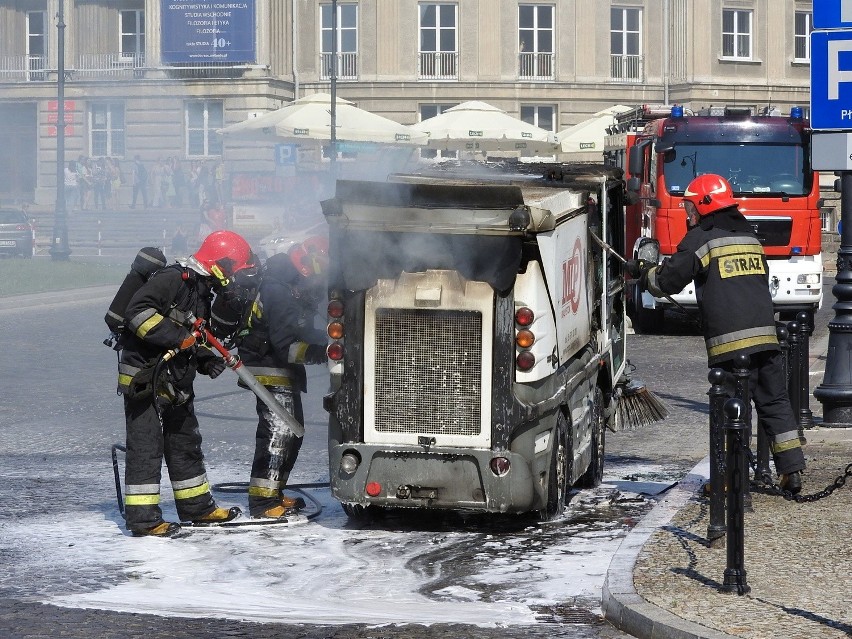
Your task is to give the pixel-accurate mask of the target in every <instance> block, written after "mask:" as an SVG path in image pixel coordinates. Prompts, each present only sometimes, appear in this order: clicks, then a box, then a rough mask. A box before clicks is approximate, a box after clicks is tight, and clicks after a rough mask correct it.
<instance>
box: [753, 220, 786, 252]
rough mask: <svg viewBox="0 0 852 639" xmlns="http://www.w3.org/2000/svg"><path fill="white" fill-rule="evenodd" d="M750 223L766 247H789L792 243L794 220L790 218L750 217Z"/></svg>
mask: <svg viewBox="0 0 852 639" xmlns="http://www.w3.org/2000/svg"><path fill="white" fill-rule="evenodd" d="M748 223H749V224H751V227H752V228H753V229H754V232H755V234H756V235H757V239H758V240H760V243H761V244H763V245H764V246H787V245H788V244H789V243H790V236H791V234H792V233H793V220H792V219H790V218H771V219H761V218H759V217H749V218H748Z"/></svg>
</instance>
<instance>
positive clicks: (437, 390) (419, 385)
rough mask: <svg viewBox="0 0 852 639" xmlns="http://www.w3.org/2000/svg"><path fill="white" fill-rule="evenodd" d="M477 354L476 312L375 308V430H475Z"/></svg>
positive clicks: (479, 331)
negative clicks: (376, 309)
mask: <svg viewBox="0 0 852 639" xmlns="http://www.w3.org/2000/svg"><path fill="white" fill-rule="evenodd" d="M481 354H482V315H481V314H480V313H478V312H473V311H435V310H422V309H379V310H378V311H377V312H376V406H375V413H376V424H375V428H376V431H378V432H383V433H418V434H433V435H478V434H479V432H480V417H481V416H480V413H481V411H480V406H481V404H480V401H481V396H482V380H481V374H482V373H481V361H482V357H481Z"/></svg>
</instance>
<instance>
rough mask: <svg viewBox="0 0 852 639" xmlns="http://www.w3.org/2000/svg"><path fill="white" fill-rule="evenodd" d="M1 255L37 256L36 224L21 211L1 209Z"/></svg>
mask: <svg viewBox="0 0 852 639" xmlns="http://www.w3.org/2000/svg"><path fill="white" fill-rule="evenodd" d="M0 255H20V256H21V257H27V258H29V257H32V256H33V255H35V224H34V223H33V221H32V220H31V219H30V217H29V216H28V215H27V214H26V213H25V212H24V211H22V210H20V209H8V208H3V209H0Z"/></svg>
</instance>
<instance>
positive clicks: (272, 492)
mask: <svg viewBox="0 0 852 639" xmlns="http://www.w3.org/2000/svg"><path fill="white" fill-rule="evenodd" d="M327 270H328V240H327V239H326V238H324V237H320V236H312V237H309V238H307V239H306V240H304V241H302V242H294V243H293V244H292V245H291V246H290V248H289V250H288V251H287V252H283V253H277V254H275V255H273V256H272V257H270V258H269V259H268V260H266V264H265V265H264V268H263V271H262V274H261V282H260V287H259V290H258V292H257V295H256V297H255V299H254V300H253V303H252V304H251V309H250V310H249V312H248V313H240V312H239V311H237V312H234V313H232V314H231V317H232V318H236V317H238V316H240V315H242V316H243V317H246V318H247V319H244V320H242V325H241V326H236V325H234V324H233V321H234V320H232V322H231V325H230V327H226V328H224V330H223V328H222V325H221V322H222V320H223V318H224V317H226V316H227V312H220V310H219V307H218V304H217V307H216V308H215V309H214V314H215V315H216V319H217V321H219V322H220V327H219V329H218V332H220V333H234V332H236V333H237V337H236V339H235V342H236V344H237V345H238V349H239V355H240V358H241V359H242V361H243V364H244V365H245V366H246V368H247V369H248V371H249V372H251V373H252V374H253V375H254V376H255V377H256V378H257V379H258V380H259V381H260V382H261V383H262V384H263V385H264V386H265V387H266V389H267V390H268V391H269V392H270V393H272V395H273V396H274V397H275V399H276V400H277V401H278V402H279V403H280V404H281V405H282V406H284V407H285V408H286V409H287V411H288V412H289V413H290V414H291V415H293V416H294V417H295V418H296V419H297V420H298V422H299V423H300V424H304V415H303V411H302V399H301V393H303V392H305V391H306V390H307V375H306V373H305V365H306V364H323V363H325V362H326V361H327V357H326V350H325V349H326V345H327V341H328V340H327V337H326V333H325V331H324V330H322V329H319V328H316V327H315V326H314V317H315V316H316V315H317V312H318V305H319V303H320V302H321V301H322V300H323V299H324V298H325V288H326V283H325V282H326V276H327ZM232 310H233V309H232ZM257 416H258V423H257V432H256V438H255V442H256V444H255V453H254V460H253V462H252V468H251V477H250V481H249V491H248V492H249V497H248V503H249V511H250V514H251V516H252V517H267V518H269V517H271V518H275V519H286V515H287V514H288V513H290V512H293V511H294V510H298V509H299V508H302V507H304V505H305V504H304V501H303V500H302V499H301V498H296V499H294V498H292V497H290V496H288V495H286V494H285V493H284V489H285V487H286V486H287V480H288V478H289V476H290V472H291V471H292V470H293V466H294V465H295V463H296V458H297V456H298V454H299V450H300V449H301V447H302V437H301V436H297V435H296V434H295V433H293V432H292V431H291V430H290V429H289V428H288V427H287V425H286V424H285V423H284V422H283V421H282V420H281V419H280V418H279V417H277V416H276V415H275V414H274V413H273V412H272V411H270V410H269V407H267V406H266V404H265V403H264V402H262V401H260V400H258V401H257Z"/></svg>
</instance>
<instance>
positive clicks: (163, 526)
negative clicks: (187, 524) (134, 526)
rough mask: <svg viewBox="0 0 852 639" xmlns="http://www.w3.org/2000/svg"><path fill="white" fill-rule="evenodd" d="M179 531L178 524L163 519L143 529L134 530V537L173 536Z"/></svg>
mask: <svg viewBox="0 0 852 639" xmlns="http://www.w3.org/2000/svg"><path fill="white" fill-rule="evenodd" d="M179 532H180V524H177V523H175V522H172V521H164V522H161V523H159V524H157V525H156V526H151V527H150V528H146V529H145V530H134V531H132V534H133V536H134V537H174V536H175V535H177V534H178V533H179Z"/></svg>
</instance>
